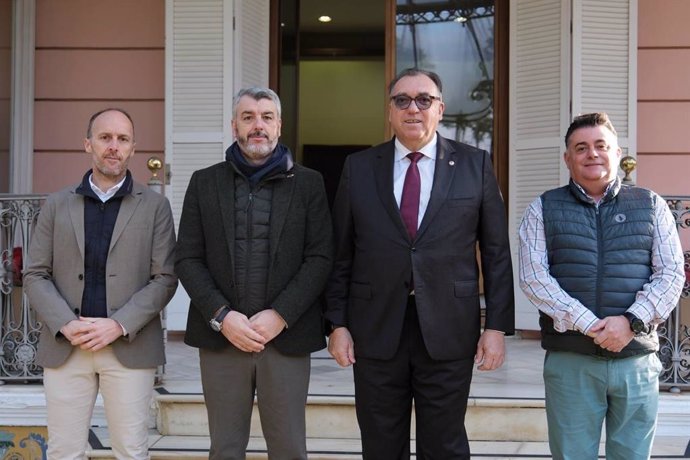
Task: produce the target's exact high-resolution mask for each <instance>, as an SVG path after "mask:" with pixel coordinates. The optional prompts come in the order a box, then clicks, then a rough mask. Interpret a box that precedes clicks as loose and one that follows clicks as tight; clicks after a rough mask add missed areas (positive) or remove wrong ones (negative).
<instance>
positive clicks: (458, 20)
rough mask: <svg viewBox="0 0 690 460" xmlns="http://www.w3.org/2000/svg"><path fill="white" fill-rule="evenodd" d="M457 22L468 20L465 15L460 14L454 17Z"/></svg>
mask: <svg viewBox="0 0 690 460" xmlns="http://www.w3.org/2000/svg"><path fill="white" fill-rule="evenodd" d="M453 20H454V21H455V22H459V23H460V24H462V23H463V22H467V18H466V17H465V16H458V17H457V18H455V19H453Z"/></svg>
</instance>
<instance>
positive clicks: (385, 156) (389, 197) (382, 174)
mask: <svg viewBox="0 0 690 460" xmlns="http://www.w3.org/2000/svg"><path fill="white" fill-rule="evenodd" d="M394 161H395V143H394V141H390V142H387V143H386V144H384V145H383V146H382V147H381V148H380V149H379V151H378V153H377V155H376V158H374V165H373V169H374V179H375V180H376V189H377V190H378V193H379V198H380V199H381V202H382V203H383V207H384V209H385V210H386V212H387V213H388V215H389V217H390V218H391V220H392V221H393V223H394V224H395V226H396V227H397V228H398V230H400V233H401V234H402V235H403V237H404V238H405V239H409V238H410V237H409V235H408V234H407V229H405V224H404V223H403V221H402V218H401V217H400V208H399V207H398V203H397V202H396V201H395V194H394V193H393V162H394Z"/></svg>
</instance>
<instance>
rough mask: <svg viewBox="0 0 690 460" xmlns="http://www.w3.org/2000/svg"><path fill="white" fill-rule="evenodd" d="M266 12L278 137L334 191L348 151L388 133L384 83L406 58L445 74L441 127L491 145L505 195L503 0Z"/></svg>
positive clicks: (277, 0)
mask: <svg viewBox="0 0 690 460" xmlns="http://www.w3.org/2000/svg"><path fill="white" fill-rule="evenodd" d="M272 11H273V18H274V20H273V51H272V56H273V58H272V62H273V66H272V80H271V81H272V86H273V87H274V88H277V89H278V92H279V94H280V96H281V100H282V101H283V104H284V106H283V132H282V141H283V142H284V143H285V144H286V145H288V146H289V147H290V148H291V149H292V150H293V153H294V154H295V157H296V158H297V159H298V161H300V162H301V163H302V164H304V165H306V166H309V167H312V168H314V169H317V170H319V171H321V173H322V174H323V175H324V179H325V182H326V187H327V191H328V193H329V198H330V199H331V200H332V197H333V194H334V193H335V188H336V187H337V182H338V178H339V176H340V171H341V169H342V163H343V161H344V159H345V156H347V154H349V153H351V152H354V151H357V150H361V149H362V148H364V147H367V146H370V145H374V144H378V143H380V142H383V141H384V140H387V139H388V138H390V133H389V132H388V131H387V129H388V126H387V123H386V120H387V113H386V108H387V102H388V99H387V90H386V84H387V83H388V81H390V79H392V77H393V76H394V75H395V74H396V73H397V72H399V71H400V70H402V69H404V68H406V67H422V68H426V69H430V70H433V71H435V72H437V73H438V74H439V75H440V76H441V79H442V80H443V82H444V88H443V89H444V91H443V97H444V102H445V103H446V113H445V114H444V118H443V121H442V122H441V125H440V126H439V131H440V132H441V135H443V136H445V137H450V138H454V139H455V140H458V141H461V142H466V143H468V144H471V145H475V146H477V147H480V148H484V149H486V150H488V151H489V152H490V153H491V155H492V159H493V163H494V168H495V171H496V175H497V177H498V182H499V184H500V186H501V189H502V192H503V194H504V197H505V199H506V200H507V199H508V196H507V191H508V175H507V170H508V159H507V151H508V148H507V147H508V143H507V138H508V135H507V134H508V116H507V115H508V104H507V100H508V97H507V96H508V72H507V60H508V40H507V31H508V16H507V12H508V2H507V0H446V1H438V0H348V1H347V2H345V1H342V0H274V1H273V10H272ZM322 16H329V17H330V19H331V20H330V21H329V22H321V21H319V18H320V17H322Z"/></svg>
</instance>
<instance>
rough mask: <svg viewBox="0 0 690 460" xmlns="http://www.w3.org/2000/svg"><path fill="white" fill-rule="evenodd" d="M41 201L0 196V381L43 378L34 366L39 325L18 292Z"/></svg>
mask: <svg viewBox="0 0 690 460" xmlns="http://www.w3.org/2000/svg"><path fill="white" fill-rule="evenodd" d="M44 198H45V197H44V196H42V195H5V194H0V380H17V381H31V380H40V379H42V378H43V369H42V368H41V367H40V366H39V365H37V364H35V358H36V347H37V345H38V335H39V332H40V329H41V324H40V323H39V321H38V318H37V317H36V313H35V312H34V311H33V310H32V309H31V308H29V302H28V300H27V299H26V296H25V295H24V294H23V292H22V291H23V290H22V271H23V269H24V261H25V258H24V257H23V256H24V251H25V249H26V248H28V247H29V243H30V242H31V234H32V232H33V229H34V225H35V223H36V218H37V217H38V212H39V210H40V208H41V205H42V204H43V200H44Z"/></svg>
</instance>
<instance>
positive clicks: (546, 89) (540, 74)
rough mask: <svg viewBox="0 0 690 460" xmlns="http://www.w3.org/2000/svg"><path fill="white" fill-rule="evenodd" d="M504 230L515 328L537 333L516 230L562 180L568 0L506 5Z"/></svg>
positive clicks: (566, 107)
mask: <svg viewBox="0 0 690 460" xmlns="http://www.w3.org/2000/svg"><path fill="white" fill-rule="evenodd" d="M510 8H511V9H510V72H511V75H510V112H509V123H510V128H509V131H510V152H509V158H510V174H509V175H510V183H509V191H510V203H509V208H508V218H509V230H510V236H511V250H512V257H513V269H514V272H515V287H516V290H515V291H516V292H515V302H516V317H515V319H516V327H517V328H518V329H528V330H534V329H538V328H539V326H538V314H537V310H536V308H534V307H533V306H532V305H531V304H530V302H529V301H528V300H527V298H526V297H525V296H524V295H523V294H522V291H521V290H520V289H519V288H518V281H517V276H518V263H517V262H518V257H517V256H518V247H519V241H518V236H517V232H518V227H519V225H520V220H521V218H522V214H523V212H524V210H525V208H526V207H527V205H529V203H530V202H532V200H534V198H536V197H537V196H539V195H540V194H541V193H542V192H544V191H545V190H547V189H551V188H555V187H558V186H559V185H560V184H562V183H564V181H565V180H566V179H567V171H566V170H565V168H564V166H563V161H562V152H563V141H562V139H563V134H564V131H565V128H566V127H567V126H568V122H569V98H570V92H569V88H570V66H569V57H570V41H569V40H570V38H569V35H570V34H569V22H570V6H569V0H562V1H553V0H520V1H519V2H510Z"/></svg>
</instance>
